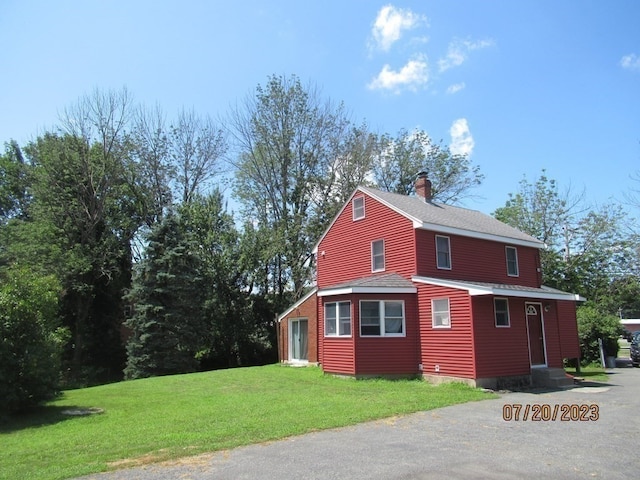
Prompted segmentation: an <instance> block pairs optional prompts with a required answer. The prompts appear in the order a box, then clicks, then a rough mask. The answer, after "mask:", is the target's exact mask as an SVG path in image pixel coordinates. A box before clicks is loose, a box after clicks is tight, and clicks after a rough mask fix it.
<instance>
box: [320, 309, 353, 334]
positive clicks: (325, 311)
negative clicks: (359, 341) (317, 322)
mask: <svg viewBox="0 0 640 480" xmlns="http://www.w3.org/2000/svg"><path fill="white" fill-rule="evenodd" d="M342 303H348V304H349V324H350V325H351V328H350V329H349V330H350V331H351V333H350V334H349V335H340V304H342ZM332 304H333V305H335V306H336V318H335V322H336V324H335V327H336V333H334V334H327V306H328V305H332ZM323 321H324V323H323V326H322V329H323V333H324V336H325V337H329V338H351V336H353V311H352V309H351V301H350V300H347V301H343V302H327V303H325V304H324V318H323Z"/></svg>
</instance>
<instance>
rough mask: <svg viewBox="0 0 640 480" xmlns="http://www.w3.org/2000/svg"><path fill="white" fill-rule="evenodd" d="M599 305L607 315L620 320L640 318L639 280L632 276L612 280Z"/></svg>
mask: <svg viewBox="0 0 640 480" xmlns="http://www.w3.org/2000/svg"><path fill="white" fill-rule="evenodd" d="M599 303H600V305H601V306H602V307H603V308H604V310H605V311H606V312H608V313H611V314H613V313H615V314H616V315H619V316H622V318H640V278H639V277H638V276H636V275H632V274H629V275H625V276H622V277H619V278H614V279H613V280H612V281H611V283H610V284H609V285H608V287H607V288H606V290H605V291H604V292H603V294H602V295H601V298H600V301H599Z"/></svg>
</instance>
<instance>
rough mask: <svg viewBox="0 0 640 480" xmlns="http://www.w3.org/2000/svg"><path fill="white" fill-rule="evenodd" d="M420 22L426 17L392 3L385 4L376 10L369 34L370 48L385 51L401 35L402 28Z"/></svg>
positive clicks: (410, 27) (413, 25)
mask: <svg viewBox="0 0 640 480" xmlns="http://www.w3.org/2000/svg"><path fill="white" fill-rule="evenodd" d="M421 23H425V24H426V23H427V17H425V16H424V15H419V14H417V13H414V12H412V11H411V10H408V9H407V10H405V9H402V8H396V7H394V6H393V5H385V6H384V7H382V8H381V9H380V11H379V12H378V16H377V17H376V20H375V22H374V23H373V29H372V32H371V35H372V36H373V42H374V44H373V45H372V48H379V49H381V50H384V51H385V52H386V51H388V50H389V49H390V48H391V45H393V44H394V43H395V42H396V41H398V40H399V39H400V37H401V36H402V32H403V31H404V30H410V29H412V28H415V27H417V26H418V25H420V24H421Z"/></svg>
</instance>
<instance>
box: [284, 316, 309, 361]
mask: <svg viewBox="0 0 640 480" xmlns="http://www.w3.org/2000/svg"><path fill="white" fill-rule="evenodd" d="M289 322H290V325H291V334H290V335H289V351H290V352H291V356H290V357H289V359H290V360H308V359H309V357H308V355H309V332H308V328H309V326H308V325H309V322H308V321H307V319H306V318H297V319H292V320H290V321H289Z"/></svg>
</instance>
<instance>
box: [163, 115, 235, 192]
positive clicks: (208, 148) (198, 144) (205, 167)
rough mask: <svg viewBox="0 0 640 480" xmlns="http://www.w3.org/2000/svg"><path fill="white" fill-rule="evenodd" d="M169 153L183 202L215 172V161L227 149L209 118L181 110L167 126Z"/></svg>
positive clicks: (218, 131) (221, 136)
mask: <svg viewBox="0 0 640 480" xmlns="http://www.w3.org/2000/svg"><path fill="white" fill-rule="evenodd" d="M170 141H171V156H172V161H173V168H174V171H175V172H176V174H177V176H176V183H177V187H178V189H179V190H180V193H181V198H182V202H183V203H189V202H190V201H191V200H192V199H193V196H194V195H195V194H196V193H198V190H199V188H200V187H202V186H203V185H204V184H206V182H208V181H209V180H211V179H212V178H213V177H214V176H215V175H216V174H218V173H219V170H218V169H219V166H218V163H219V160H220V158H221V157H222V156H223V155H224V154H225V152H226V150H227V144H226V140H225V138H224V135H223V132H222V130H221V129H220V128H218V127H217V126H216V125H215V124H214V123H213V121H212V120H211V119H210V118H209V117H205V118H200V117H198V116H197V115H196V114H195V112H194V111H193V110H191V111H185V110H183V111H182V112H181V113H180V114H179V115H178V119H177V121H176V123H175V125H173V126H172V127H171V131H170Z"/></svg>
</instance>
